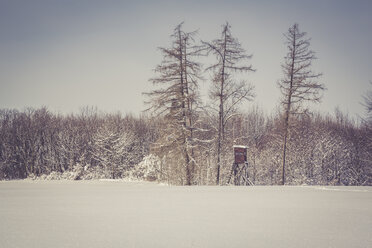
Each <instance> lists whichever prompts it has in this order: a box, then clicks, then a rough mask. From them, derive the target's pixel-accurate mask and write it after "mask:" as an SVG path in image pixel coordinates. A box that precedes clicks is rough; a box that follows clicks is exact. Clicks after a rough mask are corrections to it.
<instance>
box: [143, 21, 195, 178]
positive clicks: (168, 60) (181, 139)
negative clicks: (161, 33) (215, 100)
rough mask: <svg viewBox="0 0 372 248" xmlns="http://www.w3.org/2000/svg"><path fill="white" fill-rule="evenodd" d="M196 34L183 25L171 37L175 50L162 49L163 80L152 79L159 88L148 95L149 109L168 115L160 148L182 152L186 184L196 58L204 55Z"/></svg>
mask: <svg viewBox="0 0 372 248" xmlns="http://www.w3.org/2000/svg"><path fill="white" fill-rule="evenodd" d="M195 34H196V32H195V31H194V32H190V33H186V32H184V31H182V23H181V24H179V25H178V26H177V27H176V28H175V29H174V32H173V34H172V35H171V37H172V38H173V43H172V47H171V48H160V50H161V52H162V54H163V61H162V62H161V64H160V65H158V66H157V67H156V69H155V72H157V73H159V74H160V75H159V77H156V78H153V79H151V81H152V82H153V84H154V85H156V86H158V89H156V90H154V91H151V92H149V93H145V94H146V95H148V96H149V97H150V101H149V103H150V104H151V107H150V108H149V109H150V110H152V111H153V112H154V113H156V114H164V113H165V114H166V120H167V123H166V125H165V126H164V130H163V131H164V132H163V134H164V135H163V137H162V140H161V142H158V145H159V147H160V148H161V149H162V150H164V148H166V149H180V152H181V153H182V157H183V160H184V161H183V165H182V166H183V167H184V171H185V177H186V182H185V184H187V185H190V184H191V182H192V174H193V168H192V167H193V164H194V162H193V161H194V160H193V158H192V155H193V148H192V139H193V123H194V118H195V116H194V109H195V106H194V105H195V104H196V102H197V95H198V93H197V89H198V79H200V77H199V73H200V64H199V63H197V62H195V61H193V60H192V57H194V56H198V55H199V54H200V49H199V47H197V46H194V45H192V43H193V41H194V40H193V36H194V35H195Z"/></svg>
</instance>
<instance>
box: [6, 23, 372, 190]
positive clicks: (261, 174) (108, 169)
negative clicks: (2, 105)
mask: <svg viewBox="0 0 372 248" xmlns="http://www.w3.org/2000/svg"><path fill="white" fill-rule="evenodd" d="M197 35H198V33H197V32H196V31H192V32H185V31H183V25H182V23H181V24H179V25H177V26H176V27H175V29H174V30H173V33H172V35H171V44H170V46H169V47H167V48H159V50H160V52H161V54H162V55H163V60H162V61H161V62H160V63H159V65H157V66H156V67H155V73H154V77H153V78H151V79H150V82H151V83H152V84H153V90H152V91H149V92H144V97H145V101H146V106H147V110H146V111H145V112H144V113H143V114H142V115H139V116H134V115H130V114H127V115H122V114H120V113H103V112H100V111H98V110H97V109H96V108H94V107H85V108H82V109H81V111H80V112H79V113H77V114H64V115H63V114H55V113H53V112H51V111H49V110H48V108H47V107H42V108H37V109H34V108H26V109H24V110H22V111H19V110H14V109H0V179H1V180H12V179H24V178H32V179H72V180H87V179H101V178H110V179H118V178H128V179H136V180H150V181H158V182H163V183H167V184H171V185H227V184H228V182H229V176H230V174H231V168H232V163H233V149H232V147H233V146H234V145H244V146H247V147H248V171H249V178H250V180H251V182H252V183H253V184H255V185H280V184H281V185H372V91H370V92H367V93H366V94H365V95H364V96H361V99H360V101H361V102H362V104H363V105H364V106H365V109H366V115H365V116H364V117H361V118H360V119H359V120H355V119H353V118H351V117H349V116H348V115H347V114H345V113H343V112H342V111H340V110H338V109H336V110H335V113H333V114H325V113H316V112H312V111H311V109H310V108H309V106H311V104H315V103H318V102H320V101H321V98H322V95H323V94H322V92H323V91H324V90H326V85H325V84H323V82H322V81H321V76H322V74H321V73H317V72H314V71H313V70H312V63H313V61H314V60H315V59H316V57H315V52H314V51H312V50H311V49H310V38H308V36H307V34H306V33H305V32H301V31H300V29H299V25H298V24H294V25H292V26H291V27H290V28H289V29H288V31H287V32H286V33H285V35H284V38H285V40H286V43H285V45H286V46H287V50H288V53H287V55H286V56H285V58H284V59H283V63H282V71H283V76H282V78H280V79H278V82H277V83H276V84H277V87H276V88H274V89H275V90H279V91H280V92H281V95H282V98H281V104H280V106H279V107H278V109H277V110H276V111H273V112H272V113H271V114H267V113H265V112H264V111H263V110H262V109H261V108H260V107H257V106H254V105H252V106H251V107H249V108H243V107H242V106H243V103H244V102H250V101H252V100H253V99H254V97H256V96H255V92H254V85H252V84H249V83H248V82H247V81H246V80H244V79H243V80H242V78H247V77H248V78H249V74H250V73H254V71H255V68H254V66H253V65H250V63H249V62H250V60H251V57H252V56H251V55H249V54H247V52H246V50H245V49H244V48H243V47H242V45H241V44H240V43H239V41H238V39H237V38H236V37H234V36H233V35H232V31H231V26H230V25H229V24H228V23H226V24H224V25H223V26H222V31H221V33H220V36H219V38H216V39H215V40H212V41H197ZM204 57H208V58H209V59H210V61H212V63H211V64H207V65H204V64H202V63H201V62H200V60H199V59H200V58H204ZM206 75H209V78H206ZM202 80H207V81H208V83H209V84H210V92H209V101H208V104H203V101H202V100H201V97H200V89H199V83H200V81H202ZM325 83H326V82H325ZM273 84H275V82H274V83H273ZM258 97H259V96H258ZM244 106H246V105H244Z"/></svg>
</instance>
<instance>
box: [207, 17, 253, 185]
mask: <svg viewBox="0 0 372 248" xmlns="http://www.w3.org/2000/svg"><path fill="white" fill-rule="evenodd" d="M203 44H204V45H205V46H206V48H207V51H208V54H209V53H211V54H213V55H214V56H215V57H216V60H217V61H216V62H215V63H214V64H212V65H211V66H209V67H208V68H207V69H206V70H207V71H211V72H212V73H213V78H212V83H213V85H212V87H211V91H210V97H211V99H212V101H213V102H214V106H216V107H217V108H216V111H217V112H218V128H217V129H218V131H217V139H216V141H217V142H216V143H217V175H216V184H217V185H218V184H220V169H221V153H222V149H223V143H224V139H225V128H226V125H227V123H228V121H229V120H230V119H231V118H232V117H233V116H234V115H235V113H236V111H237V107H238V106H239V105H240V104H241V103H242V102H243V101H244V100H251V99H252V97H253V87H252V86H251V85H249V84H248V83H247V82H246V81H244V80H242V81H240V82H239V81H237V80H236V78H234V75H235V74H236V72H249V71H253V69H252V66H251V65H247V64H246V61H247V60H249V59H250V58H251V57H252V56H251V55H247V54H246V51H245V50H244V49H243V47H242V46H241V44H240V43H239V41H238V40H237V39H236V38H234V37H233V36H232V35H231V26H230V25H229V24H228V23H226V24H225V25H223V26H222V33H221V37H220V38H218V39H215V40H213V41H211V42H203Z"/></svg>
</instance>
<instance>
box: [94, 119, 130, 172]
mask: <svg viewBox="0 0 372 248" xmlns="http://www.w3.org/2000/svg"><path fill="white" fill-rule="evenodd" d="M93 140H94V150H93V156H94V159H96V160H97V161H98V164H99V165H100V166H102V167H103V168H104V169H105V171H106V172H107V174H109V175H110V177H111V178H112V179H115V178H118V177H120V176H121V174H122V173H123V171H124V170H125V169H126V168H127V167H128V164H129V162H130V161H129V159H128V158H129V157H130V156H131V155H130V152H131V151H130V148H131V146H132V145H133V142H134V134H133V133H132V131H131V130H125V129H122V128H121V127H120V126H117V125H116V126H114V125H113V123H105V124H104V125H103V126H102V127H101V128H100V129H99V130H98V132H97V133H96V134H95V135H94V138H93ZM133 152H134V151H133Z"/></svg>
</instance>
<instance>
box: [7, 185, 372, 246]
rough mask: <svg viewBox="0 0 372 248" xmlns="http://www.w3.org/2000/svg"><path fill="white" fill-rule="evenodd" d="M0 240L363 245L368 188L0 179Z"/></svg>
mask: <svg viewBox="0 0 372 248" xmlns="http://www.w3.org/2000/svg"><path fill="white" fill-rule="evenodd" d="M0 247H2V248H12V247H19V248H23V247H27V248H43V247H45V248H51V247H87V248H95V247H97V248H103V247H123V248H127V247H128V248H130V247H162V248H163V247H172V248H177V247H213V248H218V247H229V248H230V247H275V248H279V247H285V248H290V247H296V248H300V247H311V248H313V247H316V248H320V247H348V248H349V247H363V248H365V247H372V187H174V186H173V187H170V186H161V185H157V184H152V183H128V182H122V181H120V182H118V181H115V182H113V181H84V182H82V181H80V182H75V181H11V182H0Z"/></svg>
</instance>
